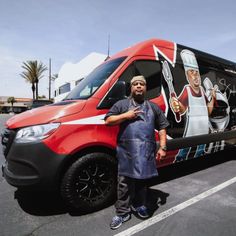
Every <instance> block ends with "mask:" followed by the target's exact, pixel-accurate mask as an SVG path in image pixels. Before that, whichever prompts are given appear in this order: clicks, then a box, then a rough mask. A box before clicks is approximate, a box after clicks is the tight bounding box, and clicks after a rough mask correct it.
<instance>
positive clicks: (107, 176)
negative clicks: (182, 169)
mask: <svg viewBox="0 0 236 236" xmlns="http://www.w3.org/2000/svg"><path fill="white" fill-rule="evenodd" d="M136 75H143V76H144V77H145V78H146V81H147V93H146V99H149V100H151V101H152V102H154V103H156V104H157V105H158V106H159V107H160V108H161V109H162V111H163V112H164V114H165V115H166V117H167V119H168V121H169V122H170V125H169V127H168V128H167V156H166V158H165V159H164V160H163V161H162V162H161V161H159V160H158V158H157V166H158V168H161V167H162V166H166V165H170V164H173V163H176V162H181V161H185V160H190V159H192V158H202V157H203V156H205V155H208V154H210V153H214V152H218V151H221V150H224V149H226V148H230V147H234V146H235V143H236V64H235V63H234V62H231V61H228V60H225V59H222V58H219V57H216V56H213V55H210V54H207V53H204V52H201V51H199V50H196V49H192V48H189V47H186V46H183V45H180V44H177V43H175V42H171V41H166V40H160V39H150V40H147V41H144V42H141V43H138V44H136V45H134V46H131V47H128V48H126V49H124V50H123V51H121V52H119V53H117V54H115V55H113V56H111V57H110V58H109V59H107V60H106V61H104V62H103V63H102V64H101V65H100V66H98V67H97V68H96V69H95V70H94V71H93V72H91V73H90V74H89V75H88V76H87V77H86V78H85V79H84V80H83V81H81V83H79V84H78V86H76V87H75V88H74V89H73V90H72V91H71V92H70V93H69V94H68V96H67V97H66V98H65V99H64V100H63V101H60V102H57V103H53V104H50V105H47V106H43V107H40V108H36V109H32V110H29V111H26V112H23V113H21V114H18V115H15V116H13V117H12V118H10V119H9V120H8V121H7V122H6V129H5V130H4V132H3V133H2V145H3V151H4V155H5V158H6V162H5V163H4V164H3V166H2V172H3V176H4V177H5V179H6V181H7V182H8V183H9V184H11V185H13V186H16V187H17V188H27V189H32V190H35V189H36V190H38V191H44V190H56V191H58V192H60V194H61V196H62V197H63V199H64V201H65V202H66V203H67V204H69V205H70V206H71V207H73V208H85V209H87V210H93V209H98V208H101V207H103V206H105V205H106V204H107V203H108V202H110V201H111V199H113V197H114V194H115V192H116V175H117V160H116V136H117V133H118V129H119V127H118V126H111V127H108V126H106V125H105V122H104V117H105V114H106V113H107V112H108V110H109V109H110V108H111V106H112V105H113V104H114V103H115V102H117V101H118V100H120V99H125V98H127V97H128V96H129V93H130V80H131V79H132V77H133V76H136ZM196 91H198V92H196ZM213 91H214V96H213ZM176 104H177V105H178V106H179V107H181V109H179V110H178V109H176V107H175V105H176ZM156 139H157V140H156V141H157V145H158V131H156Z"/></svg>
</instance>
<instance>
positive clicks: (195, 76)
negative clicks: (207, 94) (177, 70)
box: [187, 69, 201, 88]
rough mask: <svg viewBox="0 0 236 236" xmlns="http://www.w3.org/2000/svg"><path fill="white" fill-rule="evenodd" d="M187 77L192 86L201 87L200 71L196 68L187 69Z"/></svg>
mask: <svg viewBox="0 0 236 236" xmlns="http://www.w3.org/2000/svg"><path fill="white" fill-rule="evenodd" d="M187 77H188V81H189V84H190V86H191V87H192V88H199V87H200V85H201V77H200V74H199V71H198V70H196V69H189V70H187Z"/></svg>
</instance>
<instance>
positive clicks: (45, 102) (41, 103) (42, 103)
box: [29, 99, 53, 109]
mask: <svg viewBox="0 0 236 236" xmlns="http://www.w3.org/2000/svg"><path fill="white" fill-rule="evenodd" d="M52 103H53V101H52V100H47V99H36V100H33V101H32V103H31V105H30V106H29V109H34V108H37V107H41V106H45V105H48V104H52Z"/></svg>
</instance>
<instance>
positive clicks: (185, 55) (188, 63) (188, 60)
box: [180, 49, 198, 71]
mask: <svg viewBox="0 0 236 236" xmlns="http://www.w3.org/2000/svg"><path fill="white" fill-rule="evenodd" d="M180 56H181V58H182V61H183V65H184V69H185V71H187V70H190V69H195V70H198V64H197V59H196V57H195V55H194V53H193V52H191V51H189V50H188V49H184V50H182V51H181V53H180Z"/></svg>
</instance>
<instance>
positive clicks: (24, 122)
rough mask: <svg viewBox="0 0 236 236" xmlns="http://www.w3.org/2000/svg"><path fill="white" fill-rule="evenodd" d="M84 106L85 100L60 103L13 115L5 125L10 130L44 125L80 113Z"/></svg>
mask: <svg viewBox="0 0 236 236" xmlns="http://www.w3.org/2000/svg"><path fill="white" fill-rule="evenodd" d="M85 104H86V100H79V101H78V100H77V101H62V102H58V103H54V104H50V105H46V106H42V107H39V108H35V109H32V110H29V111H25V112H23V113H21V114H18V115H14V116H13V117H11V118H10V119H9V120H8V121H7V122H6V125H7V127H8V128H10V129H16V128H21V127H25V126H32V125H38V124H46V123H49V122H52V121H56V120H58V119H60V118H61V117H65V116H68V115H72V114H75V113H78V112H80V111H82V109H83V108H84V106H85Z"/></svg>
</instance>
